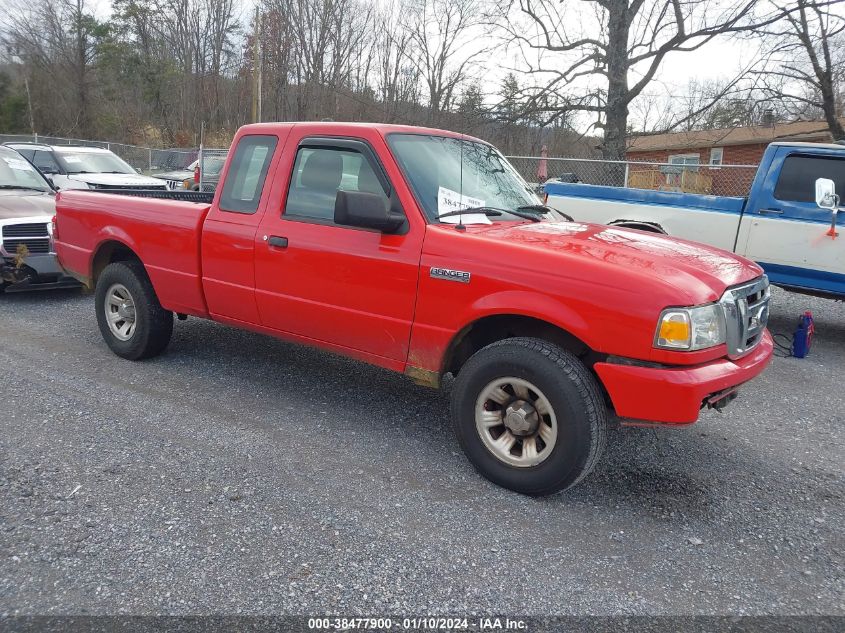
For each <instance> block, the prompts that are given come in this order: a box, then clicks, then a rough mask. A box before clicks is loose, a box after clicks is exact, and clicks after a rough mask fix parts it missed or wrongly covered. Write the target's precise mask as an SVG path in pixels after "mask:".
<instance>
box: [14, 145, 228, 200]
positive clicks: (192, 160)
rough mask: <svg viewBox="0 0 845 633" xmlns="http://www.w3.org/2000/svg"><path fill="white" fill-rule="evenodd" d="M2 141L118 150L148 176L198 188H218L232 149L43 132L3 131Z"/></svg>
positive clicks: (176, 184)
mask: <svg viewBox="0 0 845 633" xmlns="http://www.w3.org/2000/svg"><path fill="white" fill-rule="evenodd" d="M0 143H39V144H43V145H79V146H82V147H101V148H103V149H107V150H110V151H112V152H114V153H115V154H116V155H117V156H119V157H120V158H122V159H123V160H124V161H126V162H127V163H128V164H129V165H130V166H131V167H132V168H133V169H136V170H138V171H140V172H141V173H143V174H147V175H154V176H155V175H161V176H162V177H163V176H165V175H166V176H168V177H167V178H166V180H167V181H168V186H169V187H171V188H181V187H186V188H188V189H193V190H194V191H214V190H215V189H216V188H217V183H218V182H219V180H220V170H221V169H222V167H223V163H224V162H225V159H226V154H227V152H228V151H229V150H228V149H218V148H203V150H202V155H201V154H200V149H199V148H183V147H179V148H171V149H158V148H153V147H143V146H140V145H128V144H126V143H112V142H109V141H89V140H86V139H79V138H64V137H58V136H42V135H40V134H0ZM197 166H199V174H200V179H199V181H196V180H195V179H194V176H195V175H196V170H195V168H196V167H197Z"/></svg>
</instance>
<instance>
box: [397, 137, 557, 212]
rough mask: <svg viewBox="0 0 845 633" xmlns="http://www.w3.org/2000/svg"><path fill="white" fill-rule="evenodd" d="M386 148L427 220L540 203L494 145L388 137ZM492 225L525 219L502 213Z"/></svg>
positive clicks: (429, 138) (444, 139)
mask: <svg viewBox="0 0 845 633" xmlns="http://www.w3.org/2000/svg"><path fill="white" fill-rule="evenodd" d="M387 142H388V145H390V149H391V150H392V151H393V154H394V156H396V159H397V161H398V162H399V166H400V167H401V169H402V171H403V173H404V174H405V177H406V178H407V179H408V181H409V182H410V184H411V188H412V189H413V190H414V193H415V194H416V196H417V200H418V201H419V203H420V204H421V205H422V207H423V209H424V210H425V213H426V215H427V216H428V218H429V219H430V220H436V219H437V218H438V216H440V215H443V214H445V213H448V212H450V211H455V210H458V209H462V208H468V207H493V208H496V209H500V210H514V211H515V210H517V209H518V208H519V207H524V206H526V205H528V206H530V205H539V204H540V199H539V198H538V197H537V196H536V195H535V194H534V193H533V192H532V191H531V188H530V187H529V186H528V184H526V182H525V181H524V180H523V179H522V178H521V177H520V176H519V174H518V173H517V172H516V170H515V169H514V168H513V167H512V166H511V165H510V163H508V161H507V160H505V157H504V156H502V155H501V154H500V153H499V152H498V151H497V150H496V149H495V148H494V147H493V146H491V145H487V144H486V143H480V142H478V141H465V140H461V139H457V138H452V137H447V136H423V135H418V134H390V135H388V137H387ZM479 217H483V216H478V215H473V218H479ZM496 219H497V220H519V221H525V218H523V217H518V216H516V215H511V214H509V213H503V214H502V215H501V216H497V217H496Z"/></svg>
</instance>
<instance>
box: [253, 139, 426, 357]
mask: <svg viewBox="0 0 845 633" xmlns="http://www.w3.org/2000/svg"><path fill="white" fill-rule="evenodd" d="M309 129H310V128H309V126H307V125H303V126H297V127H296V128H294V132H293V133H292V135H291V138H290V139H289V142H288V144H287V147H286V151H285V155H284V156H283V158H282V164H281V165H280V167H279V174H280V177H279V179H280V180H281V174H283V173H284V174H287V175H288V178H287V182H288V187H287V191H285V195H284V196H282V205H280V207H279V208H275V209H268V210H267V212H266V213H265V214H264V219H263V221H262V222H261V225H260V227H259V231H258V234H257V235H256V247H255V253H256V254H255V278H256V301H257V304H258V310H259V313H260V316H261V321H262V323H263V325H264V326H266V327H269V328H272V329H275V330H278V331H281V332H286V333H290V334H293V335H295V336H297V337H301V338H303V339H307V340H310V341H313V342H315V343H318V344H323V345H324V346H328V347H332V348H335V349H337V350H338V351H342V352H346V353H349V354H350V355H353V356H357V357H361V358H365V359H368V360H370V361H372V362H377V363H378V362H380V363H381V364H383V365H388V366H390V365H391V364H396V362H397V361H398V362H404V361H405V360H406V359H407V355H408V343H409V339H410V333H411V323H412V321H413V316H414V305H415V301H416V291H417V277H418V273H419V260H420V253H421V250H422V240H423V236H424V233H425V224H424V222H423V221H422V218H421V217H419V215H418V214H417V215H413V214H409V213H407V211H408V206H409V205H408V204H407V202H408V199H407V198H406V199H405V204H404V205H403V201H402V200H401V198H402V197H403V196H402V195H400V192H399V191H397V187H396V185H397V182H396V180H397V178H398V170H396V167H395V165H394V164H391V165H385V164H384V162H383V161H381V160H380V159H379V158H378V156H379V153H380V152H381V154H382V155H385V154H386V152H387V148H386V145H385V143H384V140H383V139H382V138H381V136H380V135H379V134H378V133H377V132H375V131H374V130H367V129H365V128H362V129H361V130H360V132H361V137H359V138H350V137H343V136H322V135H315V134H309ZM297 131H299V134H298V135H297ZM321 131H324V130H321ZM295 137H296V138H295ZM391 172H392V173H391ZM341 189H344V190H350V191H366V192H369V193H374V194H378V195H379V196H381V197H382V198H383V199H385V200H388V201H390V204H392V205H393V207H392V208H393V209H394V210H398V211H401V212H402V213H405V215H406V221H405V225H404V227H403V228H402V229H400V230H399V231H398V232H396V233H392V234H387V233H382V232H380V231H377V230H371V229H362V228H356V227H350V226H343V225H339V224H336V223H335V222H334V204H335V198H336V196H337V192H338V191H339V190H341ZM402 194H404V195H405V196H409V195H410V194H409V193H408V192H407V190H406V189H404V186H403V191H402Z"/></svg>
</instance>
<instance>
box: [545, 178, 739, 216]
mask: <svg viewBox="0 0 845 633" xmlns="http://www.w3.org/2000/svg"><path fill="white" fill-rule="evenodd" d="M543 189H544V191H545V192H546V193H547V194H549V196H563V197H566V198H585V199H594V200H607V201H611V202H627V203H631V204H651V205H661V206H670V207H686V208H692V209H704V210H709V211H721V212H723V213H742V210H743V208H744V206H745V198H734V197H728V196H708V195H704V194H698V193H678V192H675V191H654V190H652V189H633V188H631V187H604V186H601V185H583V184H580V183H566V182H547V183H546V184H545V185H544V186H543Z"/></svg>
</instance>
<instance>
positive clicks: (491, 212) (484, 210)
mask: <svg viewBox="0 0 845 633" xmlns="http://www.w3.org/2000/svg"><path fill="white" fill-rule="evenodd" d="M479 213H481V214H483V215H486V216H487V217H488V218H493V217H496V216H498V215H502V214H503V213H508V211H506V210H505V209H496V208H494V207H470V208H468V209H459V210H458V211H449V212H448V213H443V214H441V215H438V216H437V219H438V220H439V219H441V218H451V217H454V216H456V215H472V214H476V215H477V214H479Z"/></svg>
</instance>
